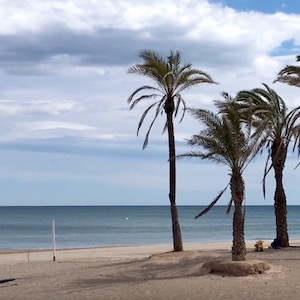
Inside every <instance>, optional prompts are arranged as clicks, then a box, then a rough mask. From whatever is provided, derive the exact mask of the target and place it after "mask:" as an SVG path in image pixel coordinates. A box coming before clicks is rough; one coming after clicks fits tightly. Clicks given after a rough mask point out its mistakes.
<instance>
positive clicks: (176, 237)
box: [166, 109, 183, 251]
mask: <svg viewBox="0 0 300 300" xmlns="http://www.w3.org/2000/svg"><path fill="white" fill-rule="evenodd" d="M171 110H172V109H171ZM171 110H167V109H166V114H167V127H168V140H169V176H170V177H169V188H170V191H169V199H170V204H171V217H172V231H173V249H174V251H183V245H182V237H181V229H180V225H179V217H178V211H177V206H176V159H175V155H176V152H175V137H174V125H173V111H172V112H170V111H171Z"/></svg>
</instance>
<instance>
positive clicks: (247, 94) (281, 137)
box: [237, 84, 300, 247]
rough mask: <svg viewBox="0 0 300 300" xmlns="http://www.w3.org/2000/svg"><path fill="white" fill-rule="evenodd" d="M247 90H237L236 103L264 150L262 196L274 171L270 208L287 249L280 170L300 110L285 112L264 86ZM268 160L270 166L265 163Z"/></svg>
mask: <svg viewBox="0 0 300 300" xmlns="http://www.w3.org/2000/svg"><path fill="white" fill-rule="evenodd" d="M263 86H264V88H256V89H252V90H250V91H241V92H239V93H238V95H237V101H238V102H239V103H240V105H241V106H243V109H244V111H246V112H247V111H248V113H249V115H250V116H251V117H250V118H248V120H251V123H252V125H253V126H254V127H255V133H254V135H259V136H261V141H262V143H264V145H265V146H266V148H267V151H268V156H267V161H266V165H265V170H264V175H263V194H264V196H265V179H266V176H267V174H268V173H269V171H270V170H271V169H272V168H273V169H274V172H275V181H276V188H275V195H274V209H275V219H276V237H277V238H278V239H279V240H280V241H281V246H282V247H288V246H289V236H288V225H287V201H286V195H285V191H284V187H283V170H284V166H285V161H286V157H287V151H288V146H289V143H290V142H291V141H292V138H293V137H295V134H297V132H298V131H299V125H298V124H296V122H297V120H298V118H299V116H300V107H296V108H294V109H293V110H291V111H290V112H289V113H288V108H287V106H286V104H285V102H284V100H283V99H282V98H281V97H280V96H279V95H278V94H277V93H276V92H275V91H274V90H273V89H271V88H270V87H269V86H268V85H266V84H263ZM270 160H271V163H269V162H270Z"/></svg>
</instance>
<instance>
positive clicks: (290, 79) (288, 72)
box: [275, 55, 300, 87]
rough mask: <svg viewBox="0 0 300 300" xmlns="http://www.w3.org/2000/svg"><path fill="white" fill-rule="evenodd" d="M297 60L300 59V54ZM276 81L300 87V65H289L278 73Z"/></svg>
mask: <svg viewBox="0 0 300 300" xmlns="http://www.w3.org/2000/svg"><path fill="white" fill-rule="evenodd" d="M296 60H297V61H300V55H298V56H297V57H296ZM276 81H279V82H282V83H286V84H289V85H293V86H297V87H300V67H299V66H291V65H287V66H286V67H285V68H283V69H282V70H281V71H280V72H279V73H278V75H277V78H276V80H275V82H276Z"/></svg>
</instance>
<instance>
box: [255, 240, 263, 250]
mask: <svg viewBox="0 0 300 300" xmlns="http://www.w3.org/2000/svg"><path fill="white" fill-rule="evenodd" d="M254 246H255V251H259V252H262V251H264V241H261V240H259V241H257V242H256V244H255V245H254Z"/></svg>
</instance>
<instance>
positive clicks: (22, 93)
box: [0, 0, 300, 206]
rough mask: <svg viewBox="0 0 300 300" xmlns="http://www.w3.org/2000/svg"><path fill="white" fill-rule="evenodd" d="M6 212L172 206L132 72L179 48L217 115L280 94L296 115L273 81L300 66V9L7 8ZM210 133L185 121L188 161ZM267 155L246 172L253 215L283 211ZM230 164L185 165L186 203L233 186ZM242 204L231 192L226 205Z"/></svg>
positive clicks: (191, 96)
mask: <svg viewBox="0 0 300 300" xmlns="http://www.w3.org/2000/svg"><path fill="white" fill-rule="evenodd" d="M0 3H1V10H0V118H1V123H0V191H1V193H0V205H2V206H3V205H13V206H14V205H169V199H168V180H169V177H168V145H167V135H166V134H162V129H163V121H164V119H163V117H162V118H160V119H159V120H158V121H157V123H156V124H155V126H154V128H153V130H152V133H151V135H150V140H149V144H148V147H147V148H146V149H145V150H142V145H143V140H144V136H145V133H146V131H147V129H148V127H147V125H149V120H150V119H151V118H150V119H147V120H146V122H145V124H144V125H145V126H143V127H142V129H141V132H140V134H139V136H137V134H136V130H137V126H138V122H139V118H140V117H141V115H142V113H143V111H144V110H145V109H146V108H147V106H148V105H149V104H148V105H147V103H145V104H141V105H140V106H138V107H136V108H135V109H133V110H131V111H130V110H129V106H128V104H127V99H128V96H129V95H130V94H131V93H132V92H133V91H134V90H135V89H136V88H138V87H140V86H142V85H143V84H152V82H150V81H149V80H148V79H146V78H142V77H140V78H139V77H138V76H134V75H130V74H128V73H127V70H128V68H129V67H130V66H131V65H134V64H136V63H139V62H141V61H140V59H139V57H138V53H139V51H140V50H143V49H151V50H154V51H156V52H158V53H160V54H161V55H163V56H167V55H168V54H169V52H170V50H175V51H176V50H178V51H180V52H181V54H182V61H183V63H185V62H190V63H192V65H193V67H195V68H198V69H200V70H202V71H204V72H206V73H208V74H210V75H211V76H212V78H213V79H214V80H215V81H217V82H218V83H219V84H218V85H205V84H202V85H199V86H198V87H195V88H193V89H190V90H188V91H186V92H184V93H183V94H182V95H183V97H184V99H185V101H186V103H187V105H188V106H191V107H199V108H200V107H201V108H207V109H214V107H213V100H215V99H221V96H220V95H221V93H222V92H228V93H230V94H231V95H233V96H234V95H235V94H236V93H237V92H238V91H240V90H245V89H252V88H257V87H262V85H261V84H262V83H266V84H268V85H270V86H271V87H272V88H273V89H275V91H276V92H277V93H278V94H279V95H280V96H281V97H282V98H284V99H285V101H286V103H287V105H288V107H289V109H291V108H293V107H295V106H297V105H299V103H300V90H299V88H296V87H290V86H287V85H285V84H281V83H273V81H274V79H275V78H276V75H277V73H278V72H279V71H280V70H281V69H282V68H283V67H284V66H285V65H287V64H297V63H296V59H295V58H296V55H299V54H300V1H299V0H285V1H284V0H283V1H280V0H278V1H277V0H265V1H261V0H228V1H225V0H223V1H221V0H214V1H208V0H172V1H171V0H152V1H145V0H114V1H108V0H99V1H97V0H84V1H81V0H77V1H71V0H62V1H60V0H51V1H50V0H43V1H40V0H13V1H12V0H1V1H0ZM198 131H199V124H198V123H197V122H196V121H195V120H194V119H192V117H191V116H189V115H186V116H185V119H184V120H183V121H182V122H181V123H179V119H176V120H175V134H176V146H177V154H182V153H185V152H187V151H189V150H190V149H189V148H188V147H187V146H186V139H188V138H189V137H191V136H192V135H193V134H196V133H197V132H198ZM298 161H299V160H298V157H297V155H296V154H293V153H289V156H288V160H287V163H286V167H285V173H284V184H285V189H286V194H287V198H288V203H289V204H291V205H297V204H299V205H300V199H299V197H298V195H299V194H300V188H299V180H298V178H299V175H300V174H299V172H300V168H298V169H296V170H294V167H295V166H296V165H297V163H298ZM264 163H265V156H264V155H263V156H261V157H258V158H257V159H256V160H255V161H254V162H253V163H252V164H251V165H249V167H248V169H247V170H246V171H245V173H244V179H245V185H246V204H248V205H272V204H273V195H274V174H273V173H272V172H271V173H270V174H269V176H268V180H267V194H266V199H264V197H263V195H262V186H261V180H262V177H263V168H264ZM228 173H229V170H228V168H227V167H226V166H215V165H213V164H212V163H209V162H206V161H201V160H193V161H191V160H180V161H178V162H177V204H178V205H206V204H208V203H210V201H211V200H212V199H213V198H214V197H215V196H216V194H217V193H218V192H219V191H220V190H222V189H223V188H224V187H225V185H226V184H227V183H228V181H229V176H228ZM229 199H230V194H229V192H228V193H226V194H225V195H224V196H223V198H222V200H220V204H223V205H224V204H227V203H228V201H229Z"/></svg>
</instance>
